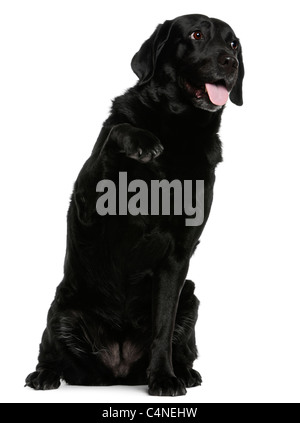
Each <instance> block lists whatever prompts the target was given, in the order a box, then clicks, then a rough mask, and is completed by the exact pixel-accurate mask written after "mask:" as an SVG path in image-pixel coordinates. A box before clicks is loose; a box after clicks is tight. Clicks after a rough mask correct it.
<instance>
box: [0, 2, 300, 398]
mask: <svg viewBox="0 0 300 423" xmlns="http://www.w3.org/2000/svg"><path fill="white" fill-rule="evenodd" d="M279 5H280V6H279ZM188 13H202V14H206V15H208V16H212V17H217V18H220V19H222V20H225V21H227V22H228V23H229V24H230V25H231V26H232V27H233V29H234V30H235V31H236V33H237V35H238V36H239V37H240V39H241V42H242V45H243V51H244V61H245V68H246V77H245V84H244V106H243V107H240V108H239V107H236V106H234V105H233V104H229V105H228V106H227V108H226V110H225V112H224V114H223V121H222V128H221V137H222V141H223V146H224V163H222V164H221V165H220V166H219V167H218V169H217V182H216V188H215V202H214V205H213V209H212V213H211V217H210V220H209V222H208V225H207V227H206V229H205V231H204V234H203V237H202V241H201V245H200V247H199V248H198V250H197V253H196V254H195V256H194V257H193V260H192V265H191V269H190V277H191V278H192V279H193V280H194V281H195V282H196V283H197V295H198V297H199V299H200V300H201V307H200V311H199V321H198V324H197V341H198V348H199V355H200V357H199V360H198V361H197V362H196V363H195V364H196V365H195V367H196V368H197V369H198V370H199V371H200V372H201V374H202V376H203V386H202V387H199V388H193V389H189V390H188V394H187V395H186V396H185V397H180V398H175V399H172V398H162V399H160V398H155V397H148V396H147V393H146V391H147V390H146V387H144V386H143V387H130V388H129V387H69V386H66V385H64V386H62V387H61V388H60V389H58V390H56V391H47V392H35V391H34V390H31V389H29V388H24V387H23V385H24V379H25V377H26V375H27V374H28V373H29V372H31V371H33V370H34V367H35V365H36V357H37V354H38V344H39V342H40V338H41V334H42V331H43V329H44V327H45V323H46V314H47V310H48V308H49V305H50V302H51V301H52V299H53V297H54V292H55V288H56V286H57V285H58V283H59V282H60V280H61V279H62V267H63V260H64V253H65V236H66V213H67V208H68V203H69V197H70V194H71V191H72V185H73V182H74V181H75V179H76V177H77V174H78V172H79V170H80V168H81V166H82V164H83V162H84V161H85V159H86V158H87V157H88V156H89V154H90V152H91V149H92V147H93V145H94V143H95V141H96V138H97V136H98V133H99V131H100V128H101V124H102V122H103V121H104V120H105V119H106V117H107V115H108V112H109V107H110V104H111V100H112V99H113V98H114V97H115V96H116V95H119V94H121V93H122V92H124V90H125V89H126V88H128V87H130V86H132V85H133V84H134V83H135V82H136V77H135V75H134V74H133V72H132V71H131V69H130V61H131V58H132V56H133V55H134V53H135V52H136V51H137V50H138V49H139V47H140V45H141V44H142V42H143V41H144V40H145V39H146V38H148V37H149V36H150V35H151V33H152V32H153V30H154V29H155V27H156V25H157V24H158V23H161V22H163V21H164V20H165V19H172V18H174V17H176V16H179V15H182V14H188ZM298 15H299V11H298V6H297V2H295V1H294V0H291V1H289V0H286V1H285V2H281V1H280V2H277V1H275V0H272V1H253V0H252V1H251V2H241V1H240V0H231V1H224V0H220V1H213V0H209V1H194V0H189V1H188V2H186V1H182V0H180V1H177V0H164V1H159V2H156V1H153V2H150V3H149V2H143V1H141V0H135V1H130V0H129V1H126V2H125V1H122V0H114V1H111V2H104V1H100V0H99V1H89V0H84V1H83V0H82V1H75V0H72V1H64V0H60V1H56V0H51V1H41V0H39V1H31V0H27V1H14V0H9V1H8V0H7V1H5V0H4V1H3V0H2V1H1V3H0V40H1V43H0V61H1V64H0V84H1V87H0V119H1V121H0V142H1V153H0V160H1V166H0V172H1V175H0V176H1V208H0V212H1V219H0V225H1V276H0V277H1V291H0V292H1V298H0V311H1V318H0V324H1V329H0V334H1V359H0V364H1V369H0V374H1V395H0V400H1V401H3V402H99V403H101V402H118V401H119V402H127V403H130V402H146V401H155V402H160V401H173V402H174V404H177V403H179V402H184V403H188V402H199V403H204V402H215V403H216V402H290V401H297V402H299V400H300V389H299V379H300V364H299V363H300V357H299V353H300V336H299V322H300V308H299V297H300V287H299V283H300V278H299V235H300V234H299V232H300V231H299V218H300V207H299V206H300V201H299V182H300V170H299V153H300V146H299V145H300V139H299V130H298V127H299V100H300V93H299V44H298V41H296V40H298V39H299V23H298Z"/></svg>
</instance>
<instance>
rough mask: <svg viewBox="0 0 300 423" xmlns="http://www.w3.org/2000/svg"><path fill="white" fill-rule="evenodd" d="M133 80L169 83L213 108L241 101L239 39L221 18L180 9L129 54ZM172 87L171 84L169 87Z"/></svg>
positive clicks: (184, 97) (188, 97) (185, 96)
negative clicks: (182, 11) (134, 52)
mask: <svg viewBox="0 0 300 423" xmlns="http://www.w3.org/2000/svg"><path fill="white" fill-rule="evenodd" d="M131 66H132V69H133V71H134V72H135V73H136V75H137V76H138V77H139V84H140V85H144V84H148V83H154V84H157V85H159V86H168V87H169V88H170V86H171V85H172V87H173V89H174V86H175V89H176V92H178V96H179V97H180V99H181V102H186V103H189V104H193V105H194V106H195V107H197V108H201V109H204V110H208V111H211V112H214V111H217V110H219V109H221V108H222V106H224V105H225V103H226V102H227V100H228V98H229V97H230V100H231V101H232V102H233V103H234V104H236V105H239V106H241V105H242V104H243V95H242V83H243V78H244V65H243V59H242V48H241V44H240V42H239V40H238V38H237V37H236V35H235V33H234V32H233V30H232V29H231V28H230V26H229V25H227V24H226V23H225V22H222V21H220V20H218V19H213V18H208V17H207V16H204V15H186V16H181V17H179V18H176V19H174V20H171V21H166V22H164V23H163V24H161V25H159V26H158V27H157V29H156V30H155V32H154V33H153V34H152V35H151V37H150V38H149V39H148V40H147V41H145V43H144V44H143V45H142V47H141V49H140V50H139V51H138V52H137V53H136V54H135V56H134V57H133V59H132V62H131ZM169 92H173V90H169Z"/></svg>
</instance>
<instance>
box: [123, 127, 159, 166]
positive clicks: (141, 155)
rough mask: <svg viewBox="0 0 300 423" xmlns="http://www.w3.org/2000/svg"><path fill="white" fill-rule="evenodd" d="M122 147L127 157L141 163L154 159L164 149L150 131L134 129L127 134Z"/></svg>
mask: <svg viewBox="0 0 300 423" xmlns="http://www.w3.org/2000/svg"><path fill="white" fill-rule="evenodd" d="M124 147H125V154H126V156H127V157H130V158H131V159H134V160H138V161H139V162H142V163H148V162H150V161H151V160H154V159H156V158H157V157H158V156H160V155H161V154H162V152H163V151H164V148H163V146H162V144H161V142H160V141H159V139H158V138H156V136H155V135H153V134H151V132H148V131H144V130H136V131H135V132H133V133H132V134H131V135H130V136H128V137H127V139H126V142H125V143H124Z"/></svg>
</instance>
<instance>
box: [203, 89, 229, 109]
mask: <svg viewBox="0 0 300 423" xmlns="http://www.w3.org/2000/svg"><path fill="white" fill-rule="evenodd" d="M205 87H206V89H207V92H208V95H209V99H210V101H211V102H212V103H214V104H215V105H216V106H224V104H225V103H226V102H227V100H228V96H229V93H228V91H227V89H226V88H225V87H224V86H223V85H215V84H205Z"/></svg>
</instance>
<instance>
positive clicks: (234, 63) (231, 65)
mask: <svg viewBox="0 0 300 423" xmlns="http://www.w3.org/2000/svg"><path fill="white" fill-rule="evenodd" d="M218 63H219V65H221V66H222V67H223V69H224V70H225V71H226V72H228V73H231V72H234V71H235V70H236V69H237V68H238V67H239V62H238V60H237V59H236V58H235V57H234V56H229V55H228V54H221V55H220V56H219V59H218Z"/></svg>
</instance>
